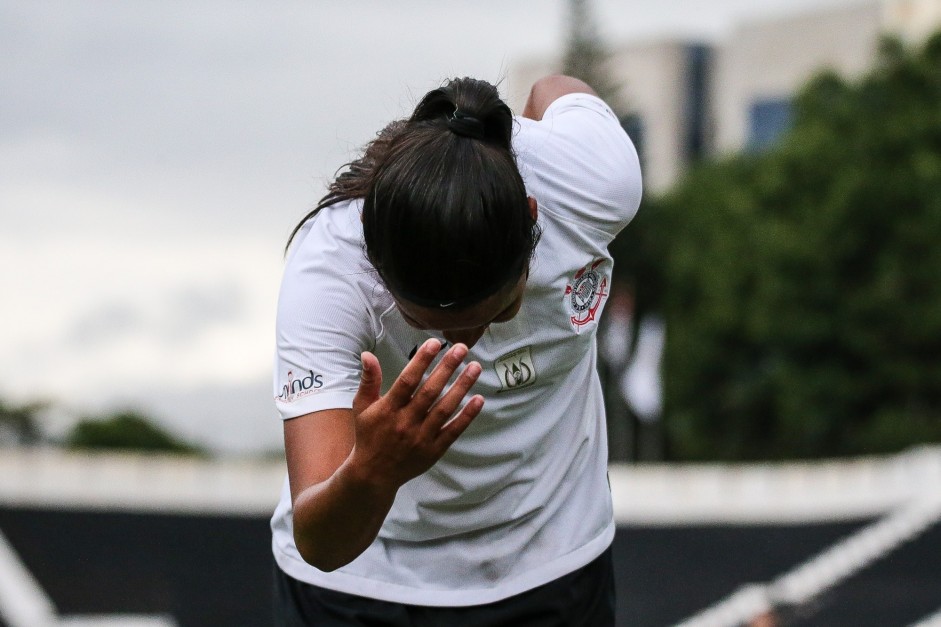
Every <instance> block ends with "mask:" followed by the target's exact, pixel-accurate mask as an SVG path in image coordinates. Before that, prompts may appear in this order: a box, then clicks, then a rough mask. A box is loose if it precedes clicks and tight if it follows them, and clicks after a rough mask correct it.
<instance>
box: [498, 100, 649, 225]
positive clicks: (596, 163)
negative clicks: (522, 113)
mask: <svg viewBox="0 0 941 627" xmlns="http://www.w3.org/2000/svg"><path fill="white" fill-rule="evenodd" d="M517 121H518V123H519V125H520V128H519V132H518V133H517V136H516V137H515V138H514V149H515V150H516V153H517V163H518V165H519V168H520V173H521V174H522V175H523V179H524V181H525V182H526V186H527V189H529V190H531V192H532V193H533V195H534V196H535V198H536V201H537V203H538V204H539V206H540V211H549V212H553V213H554V214H556V215H557V216H558V217H559V218H562V219H568V220H573V221H577V222H578V223H580V224H583V225H585V226H586V227H588V228H591V229H593V230H595V231H596V232H599V233H600V234H602V235H604V236H606V237H607V240H608V241H610V240H612V239H614V236H615V235H617V234H618V232H619V231H620V230H621V229H623V228H624V226H626V225H627V223H628V222H630V220H631V218H633V217H634V214H635V213H636V212H637V209H638V207H639V206H640V199H641V193H642V182H641V173H640V162H639V160H638V157H637V151H636V150H635V148H634V144H633V142H632V141H631V139H630V138H629V137H628V136H627V133H626V132H624V129H623V128H622V127H621V124H620V122H619V120H618V118H617V116H616V115H615V114H614V112H613V111H611V109H610V108H609V107H608V105H606V104H605V103H604V101H602V100H601V99H600V98H598V97H596V96H593V95H590V94H584V93H574V94H566V95H565V96H562V97H560V98H558V99H556V100H555V101H554V102H553V103H552V104H551V105H549V107H548V108H547V109H546V112H545V113H544V114H543V119H542V120H540V121H535V120H530V119H527V118H517Z"/></svg>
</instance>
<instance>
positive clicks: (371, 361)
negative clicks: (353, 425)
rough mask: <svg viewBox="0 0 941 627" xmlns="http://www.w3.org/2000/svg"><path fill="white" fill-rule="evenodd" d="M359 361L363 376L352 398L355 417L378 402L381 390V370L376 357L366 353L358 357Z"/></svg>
mask: <svg viewBox="0 0 941 627" xmlns="http://www.w3.org/2000/svg"><path fill="white" fill-rule="evenodd" d="M360 360H361V361H362V363H363V374H362V376H361V377H360V380H359V389H358V390H357V391H356V396H355V397H353V413H354V414H356V415H359V414H361V413H362V412H363V411H364V410H365V409H366V408H367V407H369V406H370V405H372V404H373V403H375V402H376V401H377V400H379V391H380V390H381V389H382V369H381V368H380V367H379V360H378V359H376V356H375V355H373V354H372V353H370V352H369V351H366V352H364V353H363V354H362V355H360Z"/></svg>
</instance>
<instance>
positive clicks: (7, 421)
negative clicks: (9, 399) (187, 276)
mask: <svg viewBox="0 0 941 627" xmlns="http://www.w3.org/2000/svg"><path fill="white" fill-rule="evenodd" d="M46 407H47V404H46V403H43V402H33V403H27V404H25V405H11V404H8V403H6V402H4V401H3V400H0V443H2V442H3V441H4V440H6V441H9V442H10V443H12V444H17V445H31V444H37V443H39V441H40V439H41V434H40V431H39V426H38V424H37V421H36V415H37V414H38V413H39V412H40V411H42V410H43V409H45V408H46Z"/></svg>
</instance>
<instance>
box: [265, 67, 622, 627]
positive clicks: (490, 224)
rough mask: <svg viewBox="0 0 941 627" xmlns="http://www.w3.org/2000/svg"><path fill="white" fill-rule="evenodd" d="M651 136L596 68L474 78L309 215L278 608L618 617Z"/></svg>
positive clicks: (359, 619)
mask: <svg viewBox="0 0 941 627" xmlns="http://www.w3.org/2000/svg"><path fill="white" fill-rule="evenodd" d="M640 196H641V179H640V169H639V166H638V160H637V154H636V152H635V150H634V147H633V145H632V144H631V141H630V139H629V138H628V137H627V135H626V134H625V133H624V131H623V130H622V129H621V127H620V125H619V123H618V119H617V118H616V116H615V115H614V114H613V113H612V112H611V110H610V109H609V108H608V106H607V105H605V103H604V102H602V101H601V100H600V99H599V98H598V97H597V96H596V95H595V94H594V92H593V91H592V90H591V88H590V87H589V86H588V85H586V84H585V83H583V82H581V81H579V80H576V79H573V78H570V77H565V76H550V77H546V78H544V79H541V80H539V81H538V82H536V84H535V85H533V87H532V90H531V93H530V96H529V99H528V101H527V103H526V106H525V108H524V110H523V114H522V117H514V116H513V115H512V113H511V111H510V109H509V108H508V107H507V106H506V104H504V102H503V101H502V100H501V99H500V97H499V95H498V93H497V90H496V88H495V87H494V86H492V85H490V84H489V83H486V82H484V81H480V80H474V79H468V78H461V79H454V80H451V81H449V82H447V83H446V84H445V85H444V86H442V87H441V88H439V89H435V90H433V91H431V92H429V93H428V94H427V95H426V96H425V97H424V98H423V99H422V100H421V102H420V103H419V104H418V106H417V107H416V109H415V111H414V113H412V115H411V117H409V118H408V119H406V120H401V121H398V122H393V123H392V124H390V125H389V126H387V127H386V128H385V129H383V130H382V131H381V132H380V133H379V134H378V135H377V137H376V139H375V140H374V141H373V142H371V143H370V144H369V145H368V146H367V147H366V149H365V151H364V153H363V155H362V156H361V157H360V158H359V159H358V160H356V161H354V162H353V163H351V164H350V165H349V167H348V168H347V170H346V171H344V172H343V173H342V174H340V175H339V176H338V177H337V178H336V180H335V181H334V182H333V183H332V185H331V187H330V189H329V192H328V194H327V195H326V196H325V197H324V198H323V200H321V202H320V204H319V205H318V207H317V208H316V209H315V210H314V211H313V212H311V214H309V215H308V216H307V217H305V218H304V220H303V221H302V222H301V223H300V224H299V225H298V227H297V228H296V229H295V232H294V234H293V235H292V241H291V243H290V248H289V254H288V261H287V267H286V270H285V275H284V280H283V284H282V288H281V295H280V299H279V306H278V324H277V363H276V367H275V397H276V398H275V401H276V404H277V407H278V409H279V411H280V413H281V416H282V417H283V419H284V438H285V448H286V455H287V465H288V481H287V482H286V484H285V488H284V491H283V493H282V497H281V501H280V504H279V505H278V507H277V510H276V511H275V513H274V517H273V519H272V530H273V548H274V555H275V559H276V561H277V564H278V566H279V567H280V568H279V569H278V570H277V595H278V598H277V599H276V605H277V610H276V613H277V615H278V621H279V624H280V625H291V626H294V625H390V626H392V625H396V626H397V625H428V626H441V625H447V626H449V627H452V626H457V625H475V626H488V625H513V626H520V625H538V626H539V627H545V626H549V625H560V626H561V625H564V626H566V627H571V626H573V625H592V626H594V625H611V624H613V621H614V582H613V574H612V566H611V558H610V544H611V541H612V538H613V537H614V520H613V515H612V507H611V495H610V490H609V487H608V483H607V477H606V471H607V442H606V440H605V414H604V407H603V404H602V394H601V387H600V384H599V380H598V375H597V373H596V368H595V361H596V353H597V350H596V339H595V335H596V330H597V324H598V317H599V316H600V315H601V311H602V308H603V307H604V303H605V300H606V298H607V296H608V291H609V289H610V286H611V270H612V261H611V257H610V256H609V254H608V252H607V246H608V244H609V243H610V242H611V240H612V239H613V238H614V236H615V235H616V234H617V233H618V231H620V230H621V228H623V227H624V225H625V224H626V223H627V222H628V221H629V220H630V219H631V218H632V217H633V215H634V213H635V211H636V210H637V207H638V204H639V203H640Z"/></svg>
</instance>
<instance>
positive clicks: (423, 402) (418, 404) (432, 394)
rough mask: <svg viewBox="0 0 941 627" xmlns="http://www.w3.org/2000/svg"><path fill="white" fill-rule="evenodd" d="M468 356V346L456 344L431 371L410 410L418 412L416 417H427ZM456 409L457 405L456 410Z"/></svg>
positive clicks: (413, 400) (415, 396) (414, 398)
mask: <svg viewBox="0 0 941 627" xmlns="http://www.w3.org/2000/svg"><path fill="white" fill-rule="evenodd" d="M466 356H467V346H465V345H464V344H455V345H454V346H453V347H452V348H451V350H449V351H448V352H447V354H445V356H444V357H443V358H442V359H441V361H440V362H438V365H437V366H435V369H434V370H432V371H431V374H430V375H428V378H427V379H425V382H424V383H422V384H421V388H420V389H419V390H418V391H417V392H416V393H415V395H414V397H413V398H412V404H411V405H410V408H412V409H413V410H414V411H415V412H416V416H418V417H419V418H422V419H423V418H424V417H425V414H426V413H427V412H428V409H429V408H431V406H432V405H434V403H435V401H436V400H438V397H439V396H440V395H441V392H442V390H444V388H445V387H446V386H447V385H448V381H450V380H451V375H453V374H454V371H455V370H457V369H458V368H460V366H461V363H462V362H463V361H464V358H465V357H466ZM456 407H457V406H456V405H455V408H456ZM452 411H453V409H452Z"/></svg>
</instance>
